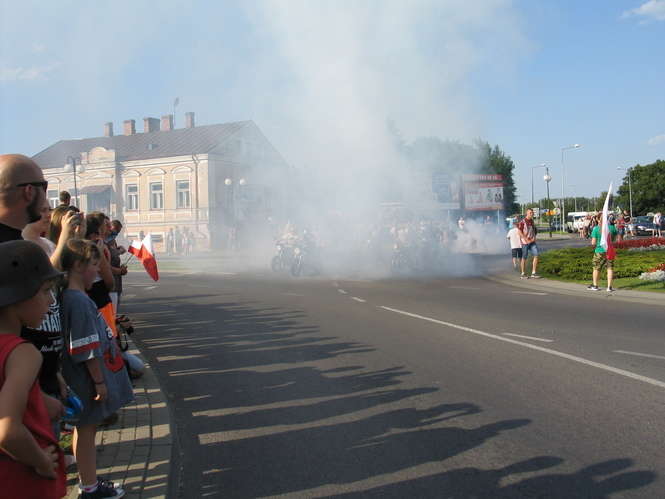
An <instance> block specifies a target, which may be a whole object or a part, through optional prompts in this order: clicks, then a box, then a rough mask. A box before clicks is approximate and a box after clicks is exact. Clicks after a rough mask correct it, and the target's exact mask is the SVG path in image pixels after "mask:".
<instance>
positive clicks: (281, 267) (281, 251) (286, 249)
mask: <svg viewBox="0 0 665 499" xmlns="http://www.w3.org/2000/svg"><path fill="white" fill-rule="evenodd" d="M276 249H277V254H276V255H275V256H273V257H272V260H271V261H270V268H271V269H272V271H273V272H284V271H285V270H287V269H288V268H290V267H291V265H292V264H293V260H294V253H295V249H294V247H293V246H290V245H287V244H284V243H283V242H279V243H277V247H276Z"/></svg>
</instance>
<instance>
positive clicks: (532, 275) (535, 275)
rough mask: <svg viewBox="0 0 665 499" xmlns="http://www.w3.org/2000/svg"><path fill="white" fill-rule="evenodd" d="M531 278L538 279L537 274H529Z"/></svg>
mask: <svg viewBox="0 0 665 499" xmlns="http://www.w3.org/2000/svg"><path fill="white" fill-rule="evenodd" d="M531 279H540V276H539V275H538V274H531Z"/></svg>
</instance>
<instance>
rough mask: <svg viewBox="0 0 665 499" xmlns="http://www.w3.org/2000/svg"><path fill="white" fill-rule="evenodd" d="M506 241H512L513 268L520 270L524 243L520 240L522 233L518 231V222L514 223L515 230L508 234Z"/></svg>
mask: <svg viewBox="0 0 665 499" xmlns="http://www.w3.org/2000/svg"><path fill="white" fill-rule="evenodd" d="M506 239H508V240H510V250H511V252H512V254H513V268H514V269H515V270H517V269H518V268H519V263H520V260H521V259H522V241H521V240H520V231H519V230H518V229H517V220H516V221H514V222H513V228H512V229H510V230H509V231H508V234H506Z"/></svg>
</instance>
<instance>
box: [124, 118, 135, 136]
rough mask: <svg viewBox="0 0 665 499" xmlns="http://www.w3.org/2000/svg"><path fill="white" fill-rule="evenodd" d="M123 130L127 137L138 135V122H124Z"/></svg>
mask: <svg viewBox="0 0 665 499" xmlns="http://www.w3.org/2000/svg"><path fill="white" fill-rule="evenodd" d="M122 128H123V133H124V134H125V135H134V134H135V133H136V121H134V120H125V121H123V122H122Z"/></svg>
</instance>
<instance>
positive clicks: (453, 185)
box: [432, 173, 462, 210]
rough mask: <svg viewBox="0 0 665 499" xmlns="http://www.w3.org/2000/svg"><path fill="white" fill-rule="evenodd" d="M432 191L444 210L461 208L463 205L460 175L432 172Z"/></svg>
mask: <svg viewBox="0 0 665 499" xmlns="http://www.w3.org/2000/svg"><path fill="white" fill-rule="evenodd" d="M432 192H433V193H434V196H435V198H436V200H437V201H438V203H439V207H440V208H443V209H444V210H459V209H460V208H461V207H462V203H461V199H460V197H461V195H460V183H459V175H452V174H450V173H434V174H432Z"/></svg>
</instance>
